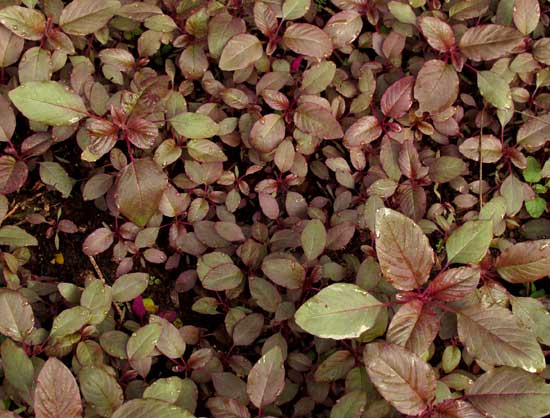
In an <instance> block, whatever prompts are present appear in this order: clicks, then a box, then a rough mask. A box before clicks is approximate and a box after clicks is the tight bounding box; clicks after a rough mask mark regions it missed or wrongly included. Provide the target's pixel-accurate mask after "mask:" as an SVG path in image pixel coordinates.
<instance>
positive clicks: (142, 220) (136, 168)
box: [116, 158, 168, 226]
mask: <svg viewBox="0 0 550 418" xmlns="http://www.w3.org/2000/svg"><path fill="white" fill-rule="evenodd" d="M167 182H168V180H167V178H166V175H165V174H164V172H163V171H162V170H161V168H160V167H159V166H158V165H157V163H155V162H154V161H153V160H152V159H150V158H143V159H140V160H135V161H133V162H131V163H130V164H128V165H127V166H126V167H125V168H124V170H122V172H121V174H120V177H119V179H118V181H117V185H116V187H117V192H116V203H117V206H118V208H119V210H120V212H121V213H122V214H123V215H124V216H126V217H128V219H130V220H131V221H132V222H133V223H135V224H136V225H139V226H145V224H147V222H148V221H149V219H150V218H151V216H153V215H154V214H155V212H156V211H157V209H158V207H159V203H160V199H161V198H162V194H163V193H164V189H165V188H166V185H167Z"/></svg>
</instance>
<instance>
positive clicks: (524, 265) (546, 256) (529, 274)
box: [495, 240, 550, 283]
mask: <svg viewBox="0 0 550 418" xmlns="http://www.w3.org/2000/svg"><path fill="white" fill-rule="evenodd" d="M495 267H496V269H497V272H498V274H499V275H500V277H502V278H503V279H504V280H506V281H507V282H510V283H530V282H534V281H535V280H539V279H542V278H543V277H546V276H548V274H550V240H537V241H527V242H520V243H519V244H515V245H512V246H510V247H508V248H506V249H505V250H504V251H503V252H502V253H501V254H500V256H499V257H498V258H497V261H496V263H495Z"/></svg>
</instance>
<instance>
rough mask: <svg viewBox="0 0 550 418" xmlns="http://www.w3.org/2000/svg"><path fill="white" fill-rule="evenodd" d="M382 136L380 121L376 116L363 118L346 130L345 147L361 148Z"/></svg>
mask: <svg viewBox="0 0 550 418" xmlns="http://www.w3.org/2000/svg"><path fill="white" fill-rule="evenodd" d="M381 134H382V127H381V126H380V122H379V121H378V119H377V118H376V117H374V116H363V117H362V118H359V119H357V120H356V121H355V122H354V123H353V125H351V126H350V127H349V128H348V129H347V130H346V134H345V135H344V145H345V146H346V147H347V148H356V147H359V148H361V147H364V146H365V145H367V144H369V143H371V142H372V141H374V140H376V139H378V138H379V137H380V135H381Z"/></svg>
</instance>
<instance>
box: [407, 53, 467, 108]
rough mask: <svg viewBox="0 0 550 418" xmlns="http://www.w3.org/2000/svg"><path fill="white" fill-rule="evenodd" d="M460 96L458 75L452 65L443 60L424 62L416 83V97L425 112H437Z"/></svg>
mask: <svg viewBox="0 0 550 418" xmlns="http://www.w3.org/2000/svg"><path fill="white" fill-rule="evenodd" d="M457 97H458V75H457V74H456V71H455V69H454V68H453V66H452V65H448V64H446V63H444V62H443V61H441V60H430V61H427V62H425V63H424V65H423V66H422V68H421V69H420V72H419V73H418V76H417V77H416V83H415V85H414V98H415V99H416V100H418V102H419V103H420V110H421V111H423V112H430V113H437V112H440V111H443V110H445V109H447V108H448V107H450V106H451V105H452V104H453V103H454V102H455V100H456V98H457Z"/></svg>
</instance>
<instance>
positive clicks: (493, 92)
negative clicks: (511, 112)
mask: <svg viewBox="0 0 550 418" xmlns="http://www.w3.org/2000/svg"><path fill="white" fill-rule="evenodd" d="M477 87H478V89H479V92H480V93H481V95H482V96H483V97H484V98H485V100H487V101H488V102H489V103H490V104H492V105H493V106H494V107H496V108H497V109H500V110H508V109H511V108H512V92H511V91H510V86H509V84H508V83H507V82H506V81H505V80H504V79H503V78H502V77H501V76H500V75H499V74H497V73H495V72H494V71H479V72H478V73H477Z"/></svg>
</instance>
